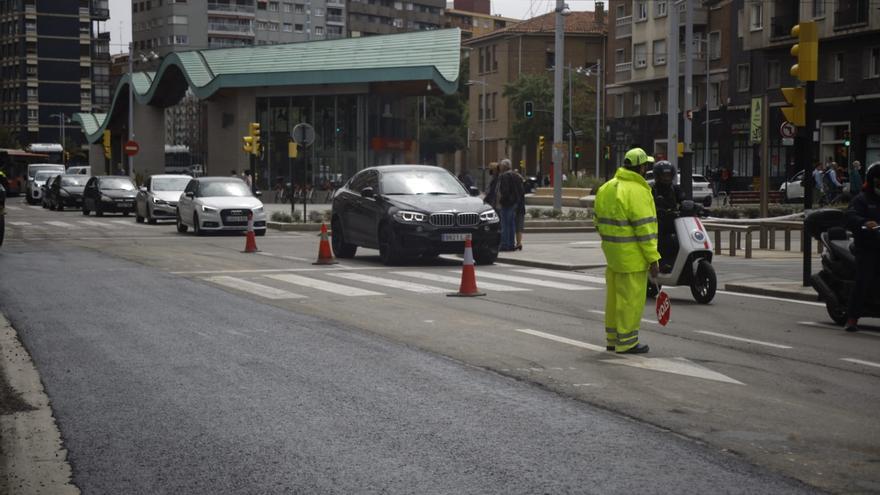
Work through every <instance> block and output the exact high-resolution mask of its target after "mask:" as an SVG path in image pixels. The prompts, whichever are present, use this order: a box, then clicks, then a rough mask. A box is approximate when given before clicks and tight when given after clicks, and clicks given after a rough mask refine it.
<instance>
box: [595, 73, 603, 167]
mask: <svg viewBox="0 0 880 495" xmlns="http://www.w3.org/2000/svg"><path fill="white" fill-rule="evenodd" d="M601 94H602V59H601V58H600V59H599V60H598V61H596V175H595V176H594V177H596V178H599V131H600V127H602V120H601V119H600V118H599V108H601V106H602V105H601V99H600V96H599V95H601Z"/></svg>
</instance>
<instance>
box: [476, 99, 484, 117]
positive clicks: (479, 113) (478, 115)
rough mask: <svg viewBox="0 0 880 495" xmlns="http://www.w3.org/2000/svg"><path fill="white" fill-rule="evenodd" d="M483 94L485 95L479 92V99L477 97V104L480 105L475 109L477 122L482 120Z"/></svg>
mask: <svg viewBox="0 0 880 495" xmlns="http://www.w3.org/2000/svg"><path fill="white" fill-rule="evenodd" d="M483 96H485V95H482V94H481V95H480V99H479V105H480V107H479V109H478V110H477V122H482V121H483Z"/></svg>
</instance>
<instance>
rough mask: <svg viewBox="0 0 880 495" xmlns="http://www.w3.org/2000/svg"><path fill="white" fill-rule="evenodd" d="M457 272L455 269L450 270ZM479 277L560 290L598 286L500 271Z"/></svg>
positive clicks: (483, 273)
mask: <svg viewBox="0 0 880 495" xmlns="http://www.w3.org/2000/svg"><path fill="white" fill-rule="evenodd" d="M450 271H452V272H453V273H458V271H457V270H450ZM480 277H481V278H494V279H498V280H506V281H508V282H517V283H520V284H526V285H537V286H539V287H550V288H552V289H562V290H598V289H599V288H598V287H587V286H585V285H575V284H566V283H563V282H554V281H551V280H540V279H535V278H527V277H517V276H515V275H502V274H500V273H488V272H486V271H485V270H483V271H481V272H480Z"/></svg>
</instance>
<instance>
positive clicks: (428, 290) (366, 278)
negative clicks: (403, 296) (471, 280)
mask: <svg viewBox="0 0 880 495" xmlns="http://www.w3.org/2000/svg"><path fill="white" fill-rule="evenodd" d="M329 275H330V276H331V277H339V278H344V279H346V280H355V281H358V282H365V283H369V284H375V285H381V286H383V287H391V288H393V289H401V290H405V291H409V292H418V293H421V294H442V293H445V292H449V289H444V288H442V287H434V286H432V285H422V284H415V283H412V282H405V281H403V280H394V279H390V278H379V277H372V276H370V275H364V274H362V273H330V274H329Z"/></svg>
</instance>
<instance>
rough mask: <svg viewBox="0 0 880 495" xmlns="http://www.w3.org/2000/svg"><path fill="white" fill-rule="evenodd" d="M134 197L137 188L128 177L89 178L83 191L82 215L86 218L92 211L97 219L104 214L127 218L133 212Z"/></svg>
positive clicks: (100, 176)
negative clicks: (119, 214) (120, 215)
mask: <svg viewBox="0 0 880 495" xmlns="http://www.w3.org/2000/svg"><path fill="white" fill-rule="evenodd" d="M136 195H137V188H136V187H135V186H134V182H132V181H131V179H129V178H128V177H122V176H118V175H99V176H96V177H91V178H89V181H88V182H86V187H85V188H84V189H83V205H82V213H83V215H86V216H88V214H89V213H90V212H92V211H94V212H95V215H96V216H99V217H100V216H103V215H104V213H122V214H123V215H125V216H128V215H129V214H131V212H133V211H134V198H135V196H136Z"/></svg>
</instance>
